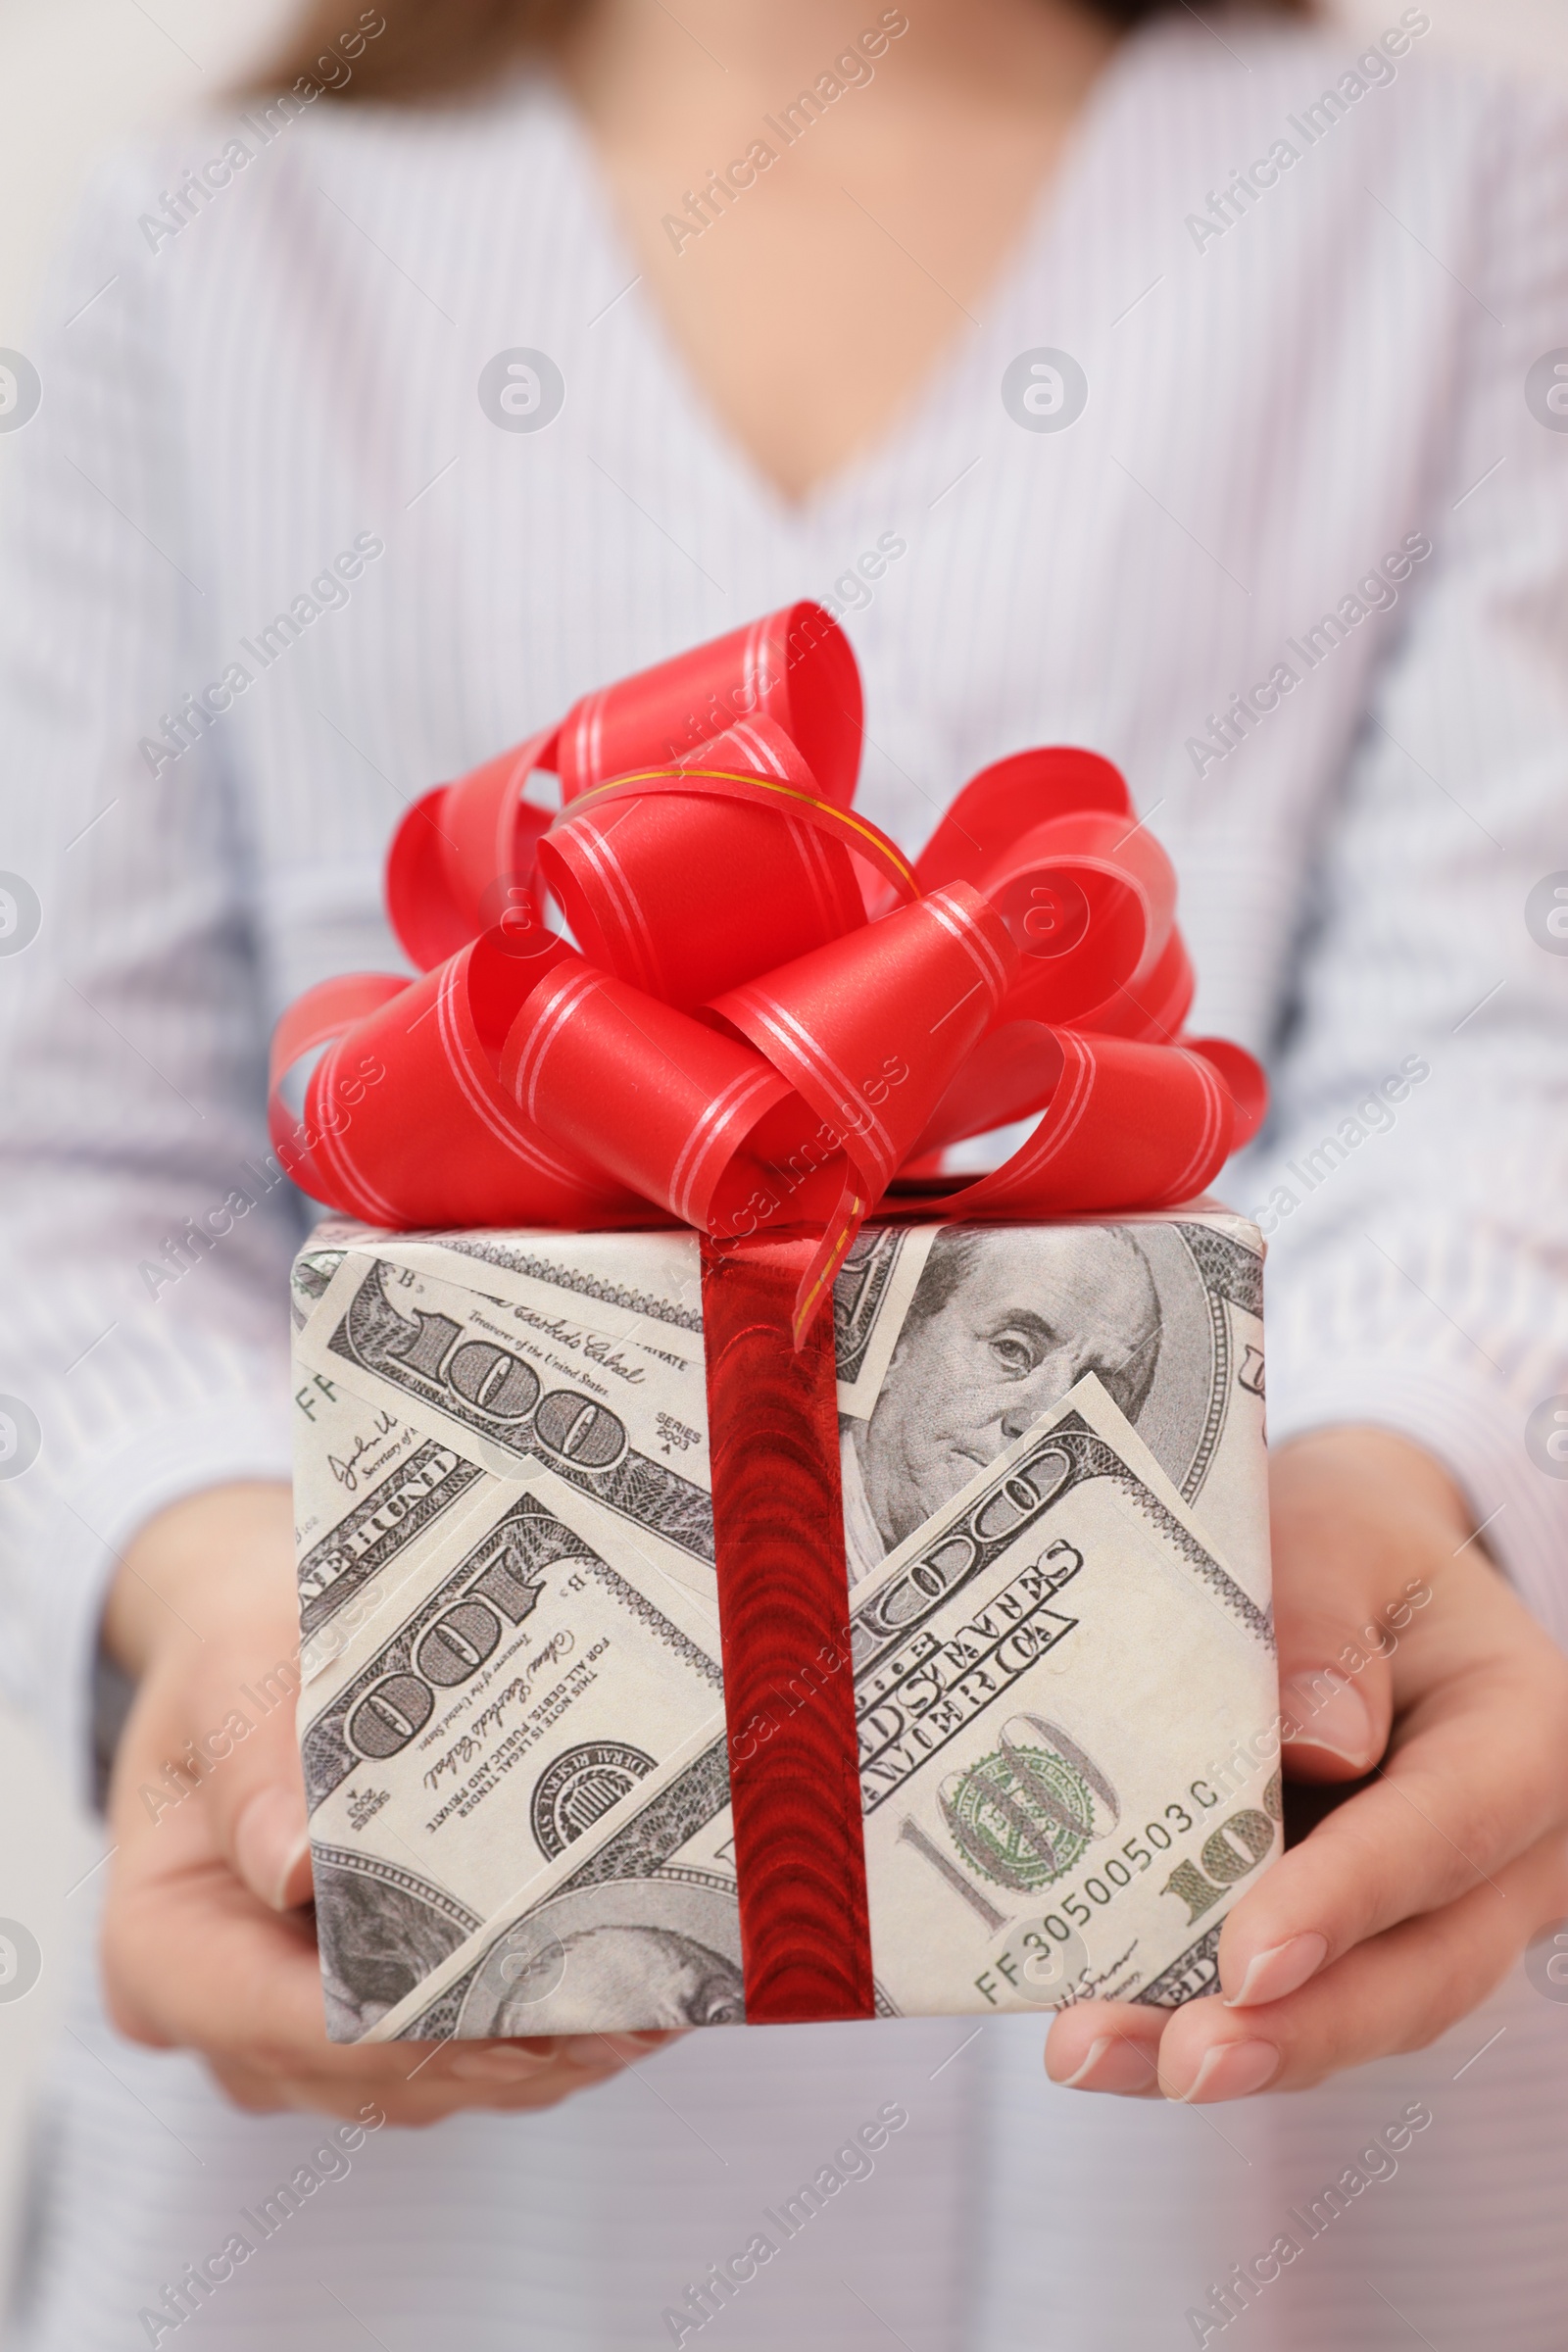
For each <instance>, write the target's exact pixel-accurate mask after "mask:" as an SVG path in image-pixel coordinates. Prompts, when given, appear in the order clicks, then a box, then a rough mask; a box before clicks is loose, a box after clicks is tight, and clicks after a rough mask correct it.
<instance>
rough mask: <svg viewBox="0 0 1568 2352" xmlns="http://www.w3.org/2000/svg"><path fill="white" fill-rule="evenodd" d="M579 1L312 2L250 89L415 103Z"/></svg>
mask: <svg viewBox="0 0 1568 2352" xmlns="http://www.w3.org/2000/svg"><path fill="white" fill-rule="evenodd" d="M1176 4H1177V0H1091V5H1092V6H1093V7H1094V9H1095V13H1096V14H1097V15H1098V16H1102V17H1104V18H1105V19H1106V20H1107V21H1108V22H1109V23H1111V24H1113V25H1140V24H1142V23H1144V22H1145V20H1146V19H1148V18H1150V17H1156V16H1162V15H1164V14H1166V13H1167V11H1168V10H1169V9H1170V8H1172V7H1174V6H1175V5H1176ZM1252 4H1253V6H1254V7H1261V8H1263V9H1265V10H1267V11H1268V12H1269V13H1270V14H1273V15H1276V16H1297V17H1302V16H1310V15H1311V13H1312V9H1313V5H1314V0H1252ZM582 7H583V0H379V5H378V6H376V7H374V8H364V9H361V10H359V11H358V12H357V14H356V15H354V16H353V17H352V18H351V17H350V12H349V6H348V0H311V5H310V6H309V7H307V8H306V10H305V12H304V14H303V16H302V17H301V20H300V23H299V25H298V26H297V27H296V29H295V31H294V33H293V35H292V37H291V38H290V39H289V40H288V41H287V42H286V43H285V44H284V47H283V49H282V51H281V53H280V54H279V55H278V56H276V57H275V58H273V59H272V60H271V61H270V64H269V65H267V66H266V67H264V68H263V69H262V70H261V71H260V72H259V73H256V74H255V75H253V76H252V77H251V79H250V81H249V82H248V84H247V89H248V91H249V92H250V93H251V94H253V95H254V94H259V93H262V92H270V91H275V90H287V89H292V88H294V87H295V86H296V85H297V84H299V83H300V82H302V81H308V82H310V83H312V84H313V85H314V87H315V89H316V91H317V93H318V94H319V95H321V96H328V97H340V98H380V99H389V100H392V101H394V102H397V103H400V104H402V105H413V106H417V105H418V104H419V103H420V102H421V101H422V100H424V99H428V98H444V97H452V96H456V95H458V94H460V93H462V92H464V91H467V90H473V89H477V88H478V87H479V86H480V85H481V84H482V83H483V82H484V81H485V80H487V79H488V77H489V76H490V75H491V74H492V73H496V72H497V71H498V70H499V69H501V68H503V67H505V66H508V65H510V64H512V63H513V62H514V61H515V60H516V59H518V58H520V57H523V56H525V55H527V54H528V52H530V51H534V52H538V51H541V50H548V49H549V48H550V46H551V44H552V43H553V42H554V41H555V40H556V39H557V38H558V37H559V36H560V35H561V34H562V33H564V31H565V30H566V29H567V28H568V27H569V26H570V25H571V24H572V22H573V21H574V19H576V18H577V17H579V16H580V15H581V14H582Z"/></svg>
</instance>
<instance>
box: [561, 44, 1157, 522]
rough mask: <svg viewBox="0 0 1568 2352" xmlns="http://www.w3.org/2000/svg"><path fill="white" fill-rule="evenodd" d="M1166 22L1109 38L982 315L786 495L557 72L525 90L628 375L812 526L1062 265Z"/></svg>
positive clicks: (758, 503)
mask: <svg viewBox="0 0 1568 2352" xmlns="http://www.w3.org/2000/svg"><path fill="white" fill-rule="evenodd" d="M1167 31H1168V21H1167V20H1164V19H1160V18H1154V19H1152V20H1150V21H1149V22H1147V23H1145V24H1144V25H1136V26H1134V27H1133V28H1131V29H1130V30H1129V31H1128V32H1126V33H1125V34H1124V35H1123V36H1122V38H1121V40H1120V41H1119V42H1118V43H1117V45H1116V48H1115V49H1114V50H1113V51H1112V53H1111V55H1110V57H1109V58H1108V59H1107V60H1106V63H1105V65H1104V67H1103V70H1102V72H1101V73H1100V74H1099V75H1098V77H1097V78H1096V80H1095V82H1094V84H1093V86H1092V87H1091V89H1090V91H1089V94H1088V96H1087V98H1086V99H1085V101H1084V105H1083V107H1082V109H1081V110H1080V113H1079V115H1078V118H1077V121H1076V122H1075V123H1074V124H1073V126H1072V129H1071V130H1070V132H1069V133H1068V137H1067V141H1066V144H1065V146H1064V147H1063V150H1062V153H1061V156H1060V159H1059V161H1058V163H1057V164H1056V166H1055V168H1054V170H1053V171H1052V172H1050V173H1049V174H1048V176H1047V178H1046V179H1045V180H1044V181H1043V182H1042V184H1041V186H1040V187H1039V188H1038V190H1037V191H1036V194H1035V196H1034V198H1033V200H1032V201H1031V204H1030V207H1029V210H1028V213H1027V215H1026V217H1025V220H1024V222H1023V225H1022V227H1021V229H1020V231H1019V234H1018V236H1017V237H1016V238H1015V239H1014V241H1013V244H1012V246H1011V248H1010V251H1009V253H1008V255H1007V258H1006V260H1005V262H1004V264H1003V266H1002V268H1001V270H999V271H998V273H997V275H996V276H995V277H994V278H993V280H992V282H991V285H990V287H989V289H988V291H987V294H986V297H985V303H984V316H983V317H981V318H980V319H976V320H975V322H974V323H973V325H971V326H968V327H965V328H963V329H962V330H961V331H960V332H958V333H957V334H956V335H955V336H954V337H953V338H952V340H951V341H949V342H948V343H946V344H945V345H944V346H943V347H942V348H941V350H940V351H939V352H938V353H937V354H936V355H935V357H934V358H933V359H932V360H931V361H930V362H929V364H928V365H927V366H926V367H925V368H922V369H921V370H920V372H919V374H918V375H917V376H916V377H915V378H914V379H913V380H912V381H911V382H910V383H909V384H908V385H907V386H906V388H905V391H904V394H903V396H902V397H901V398H900V400H899V401H898V402H897V404H896V405H895V407H894V408H893V409H892V411H891V412H890V413H889V415H888V417H886V419H885V420H884V421H883V423H882V424H880V425H879V426H878V428H877V429H876V431H875V432H874V434H873V435H872V436H871V437H870V438H869V439H868V440H866V441H865V442H864V443H862V444H861V445H860V446H859V447H858V449H854V450H852V451H850V453H849V454H848V456H847V457H845V458H844V459H843V460H842V461H840V463H839V464H837V465H835V466H833V467H832V468H831V469H830V470H829V471H828V472H827V473H825V474H823V475H822V476H820V477H819V479H818V480H817V481H815V482H814V483H812V484H811V486H810V487H809V489H808V490H807V491H806V493H805V495H804V496H803V497H801V498H798V499H792V498H789V497H787V496H786V494H785V493H784V492H783V491H782V490H780V489H779V487H778V485H777V484H776V483H775V482H774V481H773V479H772V478H771V476H770V475H769V474H768V473H767V472H766V470H765V468H764V467H763V466H760V464H759V462H758V461H757V459H756V458H754V457H753V455H752V453H751V451H750V450H749V449H747V447H746V445H745V443H744V442H743V441H741V440H740V439H739V437H738V436H737V435H736V434H735V432H734V431H733V430H732V429H731V427H730V425H729V423H728V422H727V420H726V419H725V418H724V417H723V416H722V415H720V413H719V412H718V410H717V409H715V408H714V406H713V405H712V402H711V399H710V397H709V394H708V391H707V388H706V386H705V385H704V383H703V380H702V377H701V375H700V374H699V373H698V371H697V370H696V368H694V367H693V366H692V365H691V362H690V361H689V359H688V358H687V355H686V353H685V352H684V351H683V349H682V348H681V346H680V345H679V343H678V342H677V341H676V340H675V338H674V336H673V335H672V334H671V332H670V330H669V327H668V324H667V322H666V320H665V318H664V315H663V313H662V310H661V309H660V308H659V306H658V305H657V303H656V302H655V301H654V300H653V298H652V297H651V296H650V295H649V293H648V292H647V289H646V287H645V286H644V284H643V279H642V273H641V271H640V270H638V269H637V267H636V257H635V255H634V254H633V252H632V250H631V248H630V246H629V245H628V244H627V242H626V239H625V237H624V235H623V232H622V230H621V227H620V223H619V221H617V220H616V218H615V215H614V213H613V209H612V206H611V201H610V197H609V194H608V191H607V189H606V186H605V181H604V175H603V173H602V172H601V171H600V168H599V164H598V160H597V158H596V156H595V154H594V149H593V144H592V141H591V140H590V138H589V136H588V133H587V130H586V128H585V127H584V125H583V123H582V121H581V118H580V117H579V115H578V113H577V110H576V108H575V106H574V105H573V103H572V101H571V99H570V97H569V95H568V94H567V92H566V90H565V88H564V85H563V84H562V82H561V81H560V79H559V78H558V77H557V76H556V75H554V74H553V73H540V74H539V76H538V77H537V79H534V80H532V82H531V86H530V90H529V96H530V99H531V100H532V102H533V104H534V105H535V106H536V107H537V108H538V109H539V110H540V112H541V114H542V116H543V119H544V121H545V122H547V123H548V124H549V127H550V130H551V131H552V132H553V133H554V140H555V144H556V146H557V149H558V157H557V161H558V162H559V165H560V167H561V168H562V169H563V171H564V172H565V173H566V174H567V175H568V178H567V186H568V188H569V192H570V197H571V199H572V200H573V201H572V209H574V210H576V211H577V212H578V213H579V215H580V217H581V219H582V221H583V223H584V234H585V239H586V241H587V244H588V246H589V248H590V249H597V255H598V266H597V267H594V266H593V265H592V264H591V263H590V264H589V265H588V266H587V267H585V270H584V276H585V278H590V279H592V280H596V281H598V282H600V283H603V284H605V285H607V286H618V287H623V288H625V289H626V290H625V292H624V294H623V295H622V296H620V297H618V298H616V299H615V301H614V308H615V310H616V311H618V312H619V313H620V319H619V333H620V336H621V337H622V338H623V339H629V340H631V341H632V342H633V343H634V344H635V345H637V346H639V347H640V362H639V368H638V380H639V381H640V382H642V383H643V384H645V385H650V386H652V387H653V397H655V398H657V400H658V402H659V405H660V407H661V409H662V413H663V414H664V415H665V416H667V417H669V418H670V420H671V424H672V429H674V430H677V431H684V432H685V433H687V434H690V433H692V432H693V431H695V433H696V435H697V436H698V438H699V440H700V442H701V444H702V447H703V450H704V452H705V455H706V459H707V462H708V464H709V465H710V466H721V467H722V468H723V469H724V470H725V471H726V472H727V473H728V474H729V476H730V477H731V480H732V482H733V484H734V486H735V488H736V491H737V493H738V494H739V495H740V496H741V497H743V498H744V499H745V501H746V502H747V504H748V505H750V506H751V507H752V508H754V509H756V510H758V511H759V512H760V515H761V516H762V517H765V519H766V521H767V523H768V524H769V525H770V526H771V527H772V528H774V529H775V530H783V531H786V532H789V531H795V532H800V533H802V534H809V533H813V532H814V531H815V530H816V529H817V528H818V527H819V526H820V525H821V524H822V523H823V522H824V521H826V520H827V519H828V518H829V517H831V516H833V515H836V514H837V513H838V512H839V511H840V510H841V509H842V508H843V507H844V506H845V505H847V504H849V503H851V502H852V501H857V500H858V499H859V498H860V497H861V496H862V495H863V493H864V490H865V488H866V486H867V484H868V483H869V482H872V481H874V480H875V479H876V478H877V477H878V476H879V475H881V474H882V473H883V472H884V471H885V470H886V469H887V468H888V467H890V466H896V465H897V464H898V463H899V461H900V460H901V459H902V458H904V457H905V456H907V453H908V452H909V450H910V449H911V448H912V447H917V446H918V444H919V443H920V441H921V440H922V439H923V438H926V437H929V435H930V433H931V432H932V430H933V429H934V428H935V427H936V425H937V424H938V423H939V422H940V420H941V418H942V417H943V416H944V414H945V412H946V411H947V409H948V407H949V406H950V404H951V400H952V395H953V391H954V388H955V386H956V384H958V383H959V382H961V381H962V380H963V379H964V378H965V377H966V376H968V375H970V374H971V373H972V372H973V371H974V370H975V368H976V367H977V366H979V367H981V368H984V367H985V366H986V365H987V364H988V362H989V361H990V360H992V359H994V358H995V351H994V348H993V346H994V345H995V344H996V342H997V338H998V336H999V335H1002V336H1003V337H1004V339H1005V333H1006V331H1009V330H1008V329H1007V326H1006V322H1007V321H1009V320H1010V319H1012V318H1013V317H1014V315H1015V314H1016V312H1017V311H1018V309H1019V308H1020V305H1021V303H1022V301H1023V299H1024V297H1025V295H1026V294H1027V293H1028V291H1029V290H1030V289H1032V288H1034V287H1035V286H1038V285H1039V284H1041V283H1043V282H1044V283H1049V282H1050V281H1051V280H1052V279H1053V278H1054V277H1056V276H1059V275H1061V274H1063V273H1064V272H1063V270H1062V263H1063V261H1064V259H1065V256H1066V254H1067V253H1068V251H1069V250H1070V248H1071V244H1072V230H1073V223H1074V221H1078V220H1079V219H1081V218H1082V216H1083V213H1084V209H1085V207H1086V205H1091V204H1092V191H1093V185H1094V182H1095V178H1096V174H1097V171H1098V168H1099V165H1100V160H1101V159H1102V158H1103V155H1104V152H1105V150H1106V147H1107V144H1108V143H1109V142H1110V141H1111V138H1112V130H1113V125H1114V123H1116V121H1117V120H1118V118H1119V117H1120V115H1121V113H1122V111H1123V109H1124V107H1125V106H1126V105H1127V103H1128V102H1129V97H1130V95H1131V93H1133V92H1134V91H1135V90H1136V89H1137V87H1138V86H1139V85H1140V84H1141V83H1142V80H1143V77H1144V74H1145V73H1146V72H1147V71H1148V70H1149V69H1150V64H1151V60H1152V55H1153V53H1154V52H1155V51H1156V50H1157V48H1158V47H1159V45H1160V39H1161V35H1162V34H1164V33H1166V32H1167Z"/></svg>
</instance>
